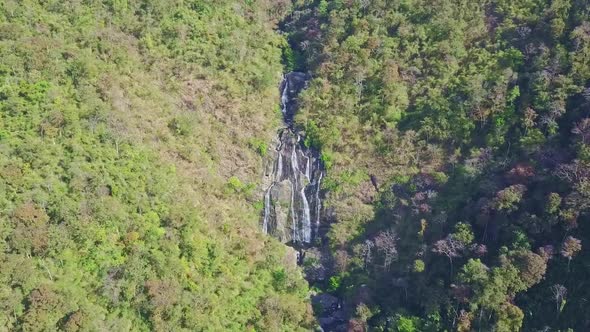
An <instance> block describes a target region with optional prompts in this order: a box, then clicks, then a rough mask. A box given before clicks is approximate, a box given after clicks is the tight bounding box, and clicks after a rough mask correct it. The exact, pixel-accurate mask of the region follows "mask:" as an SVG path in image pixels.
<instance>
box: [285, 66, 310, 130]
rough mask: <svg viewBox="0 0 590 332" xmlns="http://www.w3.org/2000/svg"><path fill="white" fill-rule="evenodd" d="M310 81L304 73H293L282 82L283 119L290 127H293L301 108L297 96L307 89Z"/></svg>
mask: <svg viewBox="0 0 590 332" xmlns="http://www.w3.org/2000/svg"><path fill="white" fill-rule="evenodd" d="M308 80H309V76H308V75H306V74H304V73H298V72H291V73H288V74H287V75H285V78H284V79H283V82H281V86H280V89H281V110H282V112H283V119H284V120H285V123H286V124H287V125H288V126H289V127H291V126H292V125H293V117H294V116H295V113H296V112H297V108H298V107H299V105H298V104H297V96H298V95H299V93H300V92H301V90H303V89H305V87H306V85H307V81H308Z"/></svg>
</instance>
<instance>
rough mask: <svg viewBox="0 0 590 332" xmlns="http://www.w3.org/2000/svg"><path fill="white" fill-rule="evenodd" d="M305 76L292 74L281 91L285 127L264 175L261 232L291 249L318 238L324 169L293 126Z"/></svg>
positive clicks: (304, 83)
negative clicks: (286, 244) (290, 245)
mask: <svg viewBox="0 0 590 332" xmlns="http://www.w3.org/2000/svg"><path fill="white" fill-rule="evenodd" d="M307 80H308V76H307V75H306V74H304V73H299V72H291V73H288V74H286V75H285V77H284V79H283V81H282V83H281V86H280V89H281V111H282V114H283V120H284V122H285V125H286V127H285V128H282V129H281V130H280V131H279V133H278V140H277V141H278V142H277V145H276V148H275V149H274V150H273V151H272V153H271V155H270V158H269V160H270V161H271V162H269V163H268V165H267V167H266V170H265V174H264V179H263V183H264V186H265V187H264V188H265V193H264V211H263V216H262V230H263V232H265V233H267V234H269V235H271V236H273V237H275V238H277V239H279V240H280V241H281V242H283V243H290V244H292V245H294V246H305V245H309V244H310V243H312V242H313V241H314V239H316V238H318V233H319V226H320V215H321V196H320V190H321V181H322V177H323V170H322V165H321V161H320V158H319V154H318V153H317V152H316V151H314V150H312V149H310V148H308V147H306V146H305V144H304V143H303V138H302V136H301V135H300V134H299V133H298V132H297V131H296V129H295V128H294V127H293V117H294V115H295V112H296V111H297V96H298V94H299V93H300V92H301V90H303V89H304V88H305V85H306V83H307Z"/></svg>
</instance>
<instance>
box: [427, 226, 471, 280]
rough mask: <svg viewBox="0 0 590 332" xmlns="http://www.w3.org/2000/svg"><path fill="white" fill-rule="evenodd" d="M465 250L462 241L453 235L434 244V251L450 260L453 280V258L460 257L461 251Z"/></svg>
mask: <svg viewBox="0 0 590 332" xmlns="http://www.w3.org/2000/svg"><path fill="white" fill-rule="evenodd" d="M464 248H465V245H464V244H463V243H462V242H461V241H459V240H456V239H455V238H453V235H452V234H450V235H448V236H447V237H446V238H444V239H442V240H438V241H436V242H435V243H434V247H433V248H432V251H433V252H434V253H437V254H439V255H445V256H447V258H448V259H449V263H450V264H451V278H452V277H453V258H454V257H460V256H461V251H462V250H463V249H464Z"/></svg>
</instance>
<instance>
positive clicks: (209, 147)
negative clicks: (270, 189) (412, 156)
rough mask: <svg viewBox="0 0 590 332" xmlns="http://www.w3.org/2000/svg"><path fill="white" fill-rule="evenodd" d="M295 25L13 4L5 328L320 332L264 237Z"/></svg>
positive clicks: (5, 39) (5, 170)
mask: <svg viewBox="0 0 590 332" xmlns="http://www.w3.org/2000/svg"><path fill="white" fill-rule="evenodd" d="M284 13H285V12H284V10H283V9H282V8H281V7H280V6H279V7H276V6H275V5H274V4H273V2H272V1H268V2H256V3H252V2H249V1H247V2H242V1H220V0H216V1H200V0H199V1H125V0H123V1H121V0H113V1H58V0H56V1H12V0H6V1H1V2H0V331H55V330H64V331H130V330H133V331H150V330H151V331H203V330H208V331H230V330H232V331H247V330H257V331H272V330H274V331H278V330H281V331H289V330H306V329H307V328H306V327H308V326H310V325H309V324H311V323H310V322H311V319H310V317H311V316H310V309H309V308H310V306H309V304H308V300H307V299H308V292H307V285H306V283H305V281H304V280H303V278H302V276H301V273H300V272H298V271H297V270H295V267H294V266H291V265H289V264H286V263H285V262H284V261H285V248H284V246H282V245H281V244H280V243H278V242H277V241H275V240H273V239H271V238H268V237H265V236H263V235H262V234H261V233H260V232H259V230H258V218H259V207H258V206H259V204H260V203H259V200H260V198H259V197H257V193H256V191H255V188H256V181H258V179H259V177H260V172H259V169H260V168H261V166H260V164H261V163H262V159H261V156H260V153H261V151H264V149H265V147H264V144H265V143H266V142H268V141H270V137H272V135H273V132H274V128H275V127H276V125H277V123H278V121H280V116H279V114H278V113H277V100H278V99H279V96H278V89H277V87H276V86H277V82H278V81H280V78H281V74H282V71H283V68H282V66H281V63H280V60H281V50H280V49H281V45H284V44H285V39H284V37H282V36H280V35H279V34H278V33H277V32H276V31H275V24H276V22H277V20H278V19H280V18H281V16H282V15H283V14H284Z"/></svg>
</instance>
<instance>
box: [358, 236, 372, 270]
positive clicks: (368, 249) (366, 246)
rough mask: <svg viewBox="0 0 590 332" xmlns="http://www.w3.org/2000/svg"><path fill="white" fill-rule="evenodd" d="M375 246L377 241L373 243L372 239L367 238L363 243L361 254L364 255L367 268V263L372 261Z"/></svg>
mask: <svg viewBox="0 0 590 332" xmlns="http://www.w3.org/2000/svg"><path fill="white" fill-rule="evenodd" d="M374 246H375V243H373V241H371V240H366V241H365V243H363V245H362V248H361V255H362V256H363V260H364V263H365V269H366V268H367V265H369V263H371V259H372V256H373V252H372V250H373V247H374Z"/></svg>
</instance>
